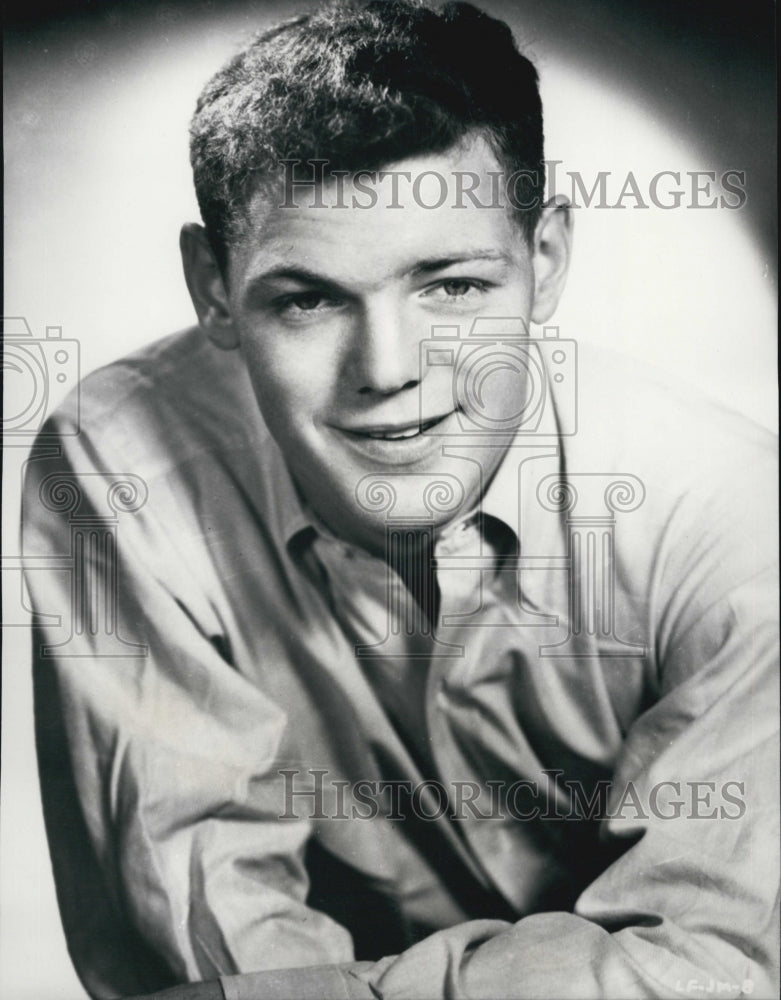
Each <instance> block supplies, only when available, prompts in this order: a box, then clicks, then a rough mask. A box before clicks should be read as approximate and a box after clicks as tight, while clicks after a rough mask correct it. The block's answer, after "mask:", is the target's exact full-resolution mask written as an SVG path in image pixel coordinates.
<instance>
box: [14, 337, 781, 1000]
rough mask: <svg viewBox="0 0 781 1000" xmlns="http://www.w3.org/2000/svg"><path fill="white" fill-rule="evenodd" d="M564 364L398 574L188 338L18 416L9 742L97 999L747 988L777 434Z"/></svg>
mask: <svg viewBox="0 0 781 1000" xmlns="http://www.w3.org/2000/svg"><path fill="white" fill-rule="evenodd" d="M577 389H578V394H577V405H578V423H577V433H576V434H572V435H569V436H568V435H567V434H559V432H558V431H559V429H560V428H562V427H563V423H562V418H561V414H562V413H563V411H564V409H565V408H566V407H567V406H569V407H570V408H571V406H572V404H573V400H572V398H568V399H564V398H563V396H562V393H564V392H565V391H566V392H570V391H572V390H571V387H568V386H558V385H557V384H556V383H555V381H554V379H553V378H552V377H551V378H550V381H549V384H548V385H547V386H546V387H545V390H546V393H547V395H546V396H545V404H544V413H543V417H542V420H541V422H540V424H539V425H538V427H537V428H536V431H535V433H534V434H529V435H527V436H523V435H519V436H518V437H517V438H515V439H514V440H513V442H512V444H511V446H510V447H509V448H508V450H507V453H506V455H505V457H504V459H503V461H502V464H501V466H500V468H499V471H498V473H497V474H496V476H495V477H494V479H493V481H492V482H491V484H490V486H489V488H488V490H487V491H486V493H485V495H484V497H483V498H482V501H481V504H480V508H479V510H478V511H476V512H470V515H469V516H468V517H466V518H460V519H458V518H457V519H456V521H455V523H454V524H453V526H452V528H451V529H450V530H449V531H446V532H443V533H441V534H440V535H437V536H435V535H434V534H433V533H432V532H430V531H429V528H428V526H427V525H426V524H425V523H421V524H420V525H418V526H417V527H416V533H415V537H414V538H406V540H405V536H404V531H403V530H401V529H400V530H399V531H398V532H397V535H396V536H394V538H395V541H394V543H393V544H394V545H396V546H397V549H398V551H399V552H403V551H404V546H405V545H412V544H413V543H414V544H415V545H416V546H417V547H418V548H417V549H416V551H418V552H419V551H421V550H420V545H421V538H423V537H424V536H425V537H427V538H428V542H426V543H424V547H425V545H428V549H426V551H427V553H428V555H427V558H426V560H424V562H427V563H428V564H429V565H428V569H429V571H430V576H429V578H427V579H425V580H423V581H422V582H421V583H420V584H419V585H418V586H417V587H414V586H407V585H405V584H404V583H403V582H402V580H401V574H400V570H401V568H402V563H401V562H399V560H398V559H396V558H395V557H394V558H389V559H388V560H387V561H384V560H381V559H378V558H376V557H373V556H371V555H369V554H368V553H365V552H363V551H361V550H359V549H355V548H351V547H348V546H345V545H344V544H343V543H342V542H341V541H340V540H339V539H338V538H335V537H333V536H331V535H330V534H329V533H328V532H326V531H324V530H323V529H322V526H320V525H319V524H318V523H317V521H316V519H315V518H313V516H312V515H311V514H310V513H309V512H308V510H307V509H306V507H305V506H304V505H302V502H301V499H300V497H299V495H298V493H297V490H296V488H295V486H294V484H293V482H292V480H291V478H290V476H289V474H288V472H287V469H286V466H285V463H284V460H283V457H282V455H281V454H280V453H279V451H278V449H277V447H276V445H275V443H274V441H273V439H272V438H271V437H270V435H269V433H268V431H267V430H266V428H265V427H264V425H263V424H262V421H261V417H260V415H259V412H258V409H257V405H256V404H255V401H254V398H253V395H252V391H251V388H250V386H249V383H248V380H247V376H246V373H245V371H244V369H243V366H242V364H241V360H240V356H239V355H238V354H237V353H230V352H219V351H216V350H214V349H213V348H212V347H211V346H210V345H208V344H207V343H206V342H205V340H204V339H203V338H202V337H201V335H200V334H199V333H198V332H197V331H190V332H188V333H185V334H182V335H177V336H175V337H172V338H168V339H167V340H164V341H161V342H159V343H158V344H156V345H154V346H153V347H151V348H148V349H146V350H145V351H143V352H141V353H140V354H138V355H136V356H134V357H132V358H129V359H126V360H124V361H122V362H119V363H117V364H115V365H112V366H110V367H109V368H107V369H104V370H102V371H100V372H98V373H96V374H94V375H92V376H91V377H90V378H89V379H87V381H86V382H85V383H84V385H83V386H82V389H81V397H80V404H81V405H80V409H79V408H78V407H77V405H76V400H75V398H72V399H71V400H70V402H69V403H66V405H65V407H64V408H62V409H61V410H60V412H59V413H58V414H57V415H56V416H55V418H54V420H53V422H52V423H50V424H49V425H48V426H47V427H46V428H45V431H44V435H43V436H42V437H41V438H40V439H39V443H38V445H37V448H36V450H35V451H34V453H33V456H32V458H31V461H30V463H29V468H28V476H27V488H26V501H25V511H24V519H25V525H24V527H25V532H24V553H25V557H26V560H27V579H28V585H29V588H30V591H31V595H32V599H33V603H34V607H35V610H36V612H37V621H38V623H39V625H38V628H37V634H36V640H35V650H34V652H35V686H36V727H37V741H38V751H39V761H40V769H41V780H42V790H43V797H44V812H45V818H46V823H47V831H48V836H49V842H50V849H51V854H52V860H53V866H54V872H55V878H56V882H57V887H58V898H59V902H60V908H61V912H62V916H63V923H64V927H65V931H66V935H67V937H68V943H69V948H70V952H71V955H72V957H73V960H74V963H75V965H76V968H77V970H78V972H79V974H80V976H81V977H82V980H83V982H84V983H85V985H86V986H87V988H88V990H89V991H90V992H91V993H92V994H93V995H94V996H97V997H110V996H116V995H122V994H128V993H133V992H139V991H144V990H146V991H149V990H152V989H158V988H162V987H164V986H166V985H170V984H172V983H174V982H183V981H188V980H198V979H208V978H214V977H215V976H220V977H222V982H223V987H224V990H225V993H226V996H227V997H228V1000H235V998H245V997H258V996H264V997H293V996H297V997H301V998H304V997H309V996H312V997H315V996H317V997H318V998H324V997H331V996H340V997H341V996H345V997H367V998H368V997H372V996H375V997H376V996H379V997H383V998H397V997H398V998H402V997H456V996H470V997H497V996H502V997H545V996H549V997H567V996H571V997H582V998H586V997H595V998H596V997H615V998H626V997H659V996H679V995H686V994H687V993H691V992H694V991H700V992H707V991H708V988H709V986H710V985H711V984H713V991H715V990H716V989H717V987H718V995H719V996H723V997H727V996H739V995H743V994H749V993H751V992H753V993H755V995H757V996H764V995H769V994H770V993H772V990H773V989H774V985H773V983H774V967H775V962H776V960H777V953H778V946H777V941H776V927H777V919H776V918H775V917H774V906H775V904H776V899H777V895H776V887H777V882H778V870H777V868H778V836H777V826H778V808H777V789H778V766H777V744H776V740H777V694H776V690H777V630H776V625H775V620H776V607H777V599H776V596H775V595H776V587H777V572H776V570H775V563H774V560H775V556H776V550H777V546H776V542H775V537H774V530H775V524H776V512H775V506H774V491H775V474H774V461H775V450H774V446H773V441H772V439H771V438H770V435H767V434H765V433H764V432H761V431H760V430H758V429H757V428H756V427H754V426H753V425H752V424H750V423H749V422H748V421H746V420H743V419H742V418H740V417H738V416H736V415H734V414H730V413H728V412H726V411H724V410H722V409H720V408H718V407H716V406H713V405H710V404H707V405H706V404H700V403H697V402H694V401H692V400H691V399H689V398H687V393H686V392H683V391H678V390H674V389H671V388H669V387H668V386H666V385H664V383H663V382H659V381H654V378H653V377H651V376H649V375H648V373H647V372H645V371H643V370H642V369H641V368H640V367H639V366H637V365H634V364H632V363H630V362H625V361H622V360H619V359H617V358H613V357H611V356H607V355H604V354H601V353H598V352H596V351H593V352H592V351H588V350H583V349H581V352H580V363H579V367H578V386H577ZM570 429H572V428H571V427H570ZM77 431H78V433H76V432H77ZM475 515H476V516H475ZM402 527H403V526H402ZM389 530H390V529H389ZM394 530H395V529H394ZM432 581H433V582H432ZM407 583H408V584H409V583H410V581H409V580H407ZM414 590H417V592H418V595H420V594H421V593H424V594H425V593H428V594H429V596H430V595H431V594H435V595H436V598H435V599H433V598H431V599H429V598H426V599H423V600H420V599H416V598H415V597H413V596H412V591H414ZM271 970H273V971H271Z"/></svg>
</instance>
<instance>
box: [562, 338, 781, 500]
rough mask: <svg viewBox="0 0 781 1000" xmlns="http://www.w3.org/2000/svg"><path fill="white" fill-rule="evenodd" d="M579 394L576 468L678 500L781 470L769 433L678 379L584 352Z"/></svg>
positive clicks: (608, 354)
mask: <svg viewBox="0 0 781 1000" xmlns="http://www.w3.org/2000/svg"><path fill="white" fill-rule="evenodd" d="M577 388H578V398H577V408H578V424H577V433H576V434H575V435H573V436H572V437H571V438H570V439H568V440H567V439H565V441H564V446H565V452H566V453H568V457H569V458H570V459H571V461H572V462H574V463H575V464H577V465H584V466H586V465H593V466H594V471H600V469H599V466H600V465H602V466H603V467H604V468H603V470H602V471H606V472H608V471H612V470H616V471H623V472H628V473H631V472H634V473H635V474H636V475H638V476H640V477H645V478H648V479H649V480H651V481H657V482H659V483H660V484H661V482H664V483H666V484H667V487H668V488H669V489H670V490H671V491H673V492H679V491H687V490H690V489H695V490H696V489H697V488H698V486H706V485H707V483H708V482H717V481H720V480H722V479H723V478H724V477H727V478H729V477H731V476H734V475H735V474H736V473H739V470H744V471H745V472H746V474H748V475H752V474H755V475H758V474H760V473H761V470H762V469H763V468H764V467H773V466H774V464H775V462H776V456H777V438H776V436H775V435H774V434H773V433H772V432H771V431H770V430H768V429H767V428H765V427H762V426H761V425H759V424H757V423H755V422H754V421H753V420H752V419H750V418H749V417H747V416H744V415H743V414H741V413H739V412H738V411H736V410H734V409H732V408H731V407H730V406H729V405H728V404H726V403H724V402H722V401H719V400H716V399H714V398H711V397H709V396H708V395H707V394H706V393H705V392H703V391H702V390H701V389H700V388H699V387H697V386H695V385H693V384H691V383H690V382H687V381H686V380H684V379H682V378H680V377H679V376H677V375H676V373H675V372H674V371H670V372H668V371H665V370H663V369H661V368H658V367H656V366H653V365H650V364H647V363H644V362H643V361H640V360H638V359H635V358H630V357H627V356H626V355H622V354H620V353H618V352H613V351H609V350H606V349H604V348H600V347H596V346H593V345H589V344H586V345H580V358H579V366H578V387H577ZM584 471H588V470H584Z"/></svg>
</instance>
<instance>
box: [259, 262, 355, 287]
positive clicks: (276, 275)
mask: <svg viewBox="0 0 781 1000" xmlns="http://www.w3.org/2000/svg"><path fill="white" fill-rule="evenodd" d="M274 279H278V280H279V279H283V280H287V281H300V282H302V283H305V284H308V285H334V284H336V282H334V281H331V280H330V279H329V278H326V277H325V276H324V275H322V274H318V273H317V272H316V271H310V270H309V268H306V267H288V266H285V265H280V266H279V267H271V268H269V269H268V270H267V271H260V272H258V273H257V274H255V275H253V276H252V278H251V279H250V285H256V284H261V283H262V282H264V281H273V280H274Z"/></svg>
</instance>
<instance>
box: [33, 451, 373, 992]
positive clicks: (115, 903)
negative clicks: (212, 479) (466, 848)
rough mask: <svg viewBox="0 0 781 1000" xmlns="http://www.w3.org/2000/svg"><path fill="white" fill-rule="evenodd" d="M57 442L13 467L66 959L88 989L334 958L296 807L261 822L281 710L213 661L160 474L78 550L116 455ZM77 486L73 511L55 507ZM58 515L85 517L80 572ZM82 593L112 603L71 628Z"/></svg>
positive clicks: (213, 624) (68, 525) (132, 988)
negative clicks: (161, 515)
mask: <svg viewBox="0 0 781 1000" xmlns="http://www.w3.org/2000/svg"><path fill="white" fill-rule="evenodd" d="M60 441H61V448H62V449H63V451H64V455H63V456H61V457H59V458H47V457H42V456H41V455H40V454H38V455H37V456H34V457H33V459H32V461H31V463H30V466H29V471H28V476H27V483H26V500H25V511H24V519H25V523H24V553H25V558H26V565H27V580H28V585H29V588H30V591H31V595H32V598H33V605H34V607H35V610H36V612H37V613H38V614H39V615H40V616H42V617H41V624H40V626H39V627H38V629H37V636H36V642H35V649H34V657H35V663H34V677H35V687H36V730H37V743H38V752H39V764H40V768H41V779H42V792H43V800H44V813H45V818H46V821H47V831H48V836H49V840H50V849H51V854H52V861H53V867H54V873H55V880H56V884H57V890H58V897H59V900H60V908H61V912H62V916H63V923H64V925H65V930H66V935H67V937H68V943H69V949H70V952H71V956H72V958H73V961H74V964H75V966H76V968H77V971H78V972H79V975H80V976H81V978H82V980H83V982H84V983H85V985H86V987H87V989H88V990H89V992H90V993H91V994H92V995H93V996H98V997H103V996H116V995H117V994H118V993H119V994H125V995H127V994H131V993H137V992H139V991H145V990H146V991H148V990H150V989H160V988H162V987H165V986H169V985H172V984H174V983H176V982H185V981H193V980H201V979H208V978H210V977H214V976H216V975H217V974H223V973H227V972H232V971H233V972H237V971H239V970H245V969H258V968H270V967H274V966H296V965H299V966H300V965H316V964H322V963H328V962H332V963H339V962H345V961H349V960H351V959H352V957H353V950H352V942H351V938H350V935H349V934H348V932H347V931H346V930H344V929H343V928H342V927H340V926H339V925H338V924H336V923H335V922H334V921H332V920H331V919H330V918H328V917H327V916H325V915H324V914H322V913H319V912H317V911H314V910H311V909H310V908H308V907H307V906H306V902H305V901H306V896H307V892H308V885H309V883H308V878H307V873H306V868H305V865H304V859H303V851H304V847H305V844H306V842H307V840H308V838H309V834H310V829H309V824H308V823H307V822H299V821H293V820H290V821H286V822H284V823H280V822H279V821H278V819H277V816H278V812H279V803H280V802H282V801H283V799H284V796H283V793H282V791H281V790H280V788H279V787H278V784H279V782H280V781H281V778H280V776H279V774H278V768H279V767H280V764H281V761H284V759H285V756H284V755H285V753H286V752H287V751H286V745H285V744H284V742H283V741H284V738H285V731H286V728H287V727H286V718H285V714H284V712H283V711H282V710H281V709H280V708H279V707H278V706H277V705H276V704H275V703H274V702H273V701H272V700H271V699H269V698H268V697H267V696H265V695H264V694H263V693H262V692H261V691H260V690H259V689H258V688H257V686H255V685H254V684H252V683H251V682H250V681H248V680H247V679H246V678H244V677H243V676H242V675H241V674H240V673H239V672H238V671H237V670H235V669H234V668H233V667H232V666H231V664H230V663H229V662H228V661H227V660H226V658H225V655H224V653H225V651H224V650H223V649H222V648H221V646H220V643H219V642H218V641H215V639H216V638H219V635H220V632H221V628H220V622H219V620H218V619H217V616H216V614H215V612H214V610H213V608H212V607H211V606H210V602H209V600H208V598H207V597H206V596H205V595H204V594H203V592H202V586H201V584H202V581H201V579H200V576H201V574H200V568H199V567H195V566H193V565H190V564H188V561H187V560H188V557H189V555H190V547H189V546H188V545H186V544H185V545H184V547H183V550H182V551H180V550H178V548H177V544H176V539H175V538H173V537H172V533H171V530H170V528H169V529H166V528H165V527H164V525H163V524H162V523H160V521H159V519H158V516H157V514H156V513H155V511H158V512H159V510H160V509H161V508H160V504H161V503H165V502H170V504H171V505H172V507H174V508H175V507H176V504H177V496H176V493H175V491H173V492H172V495H171V497H170V498H168V500H166V499H165V489H166V480H165V478H162V479H161V480H160V481H158V482H153V481H152V479H151V478H150V479H149V481H148V483H147V486H148V488H149V494H150V495H149V502H148V504H147V505H145V506H144V507H143V508H141V509H140V510H139V511H138V512H136V513H122V514H119V515H117V516H116V522H115V523H116V538H117V540H118V545H117V549H116V552H115V553H113V554H112V553H110V552H109V551H108V549H107V548H106V546H105V544H104V542H100V543H99V544H98V545H97V546H96V547H95V548H94V549H91V548H90V545H91V543H90V541H89V530H90V525H92V526H93V527H95V526H96V531H97V535H96V537H98V538H104V534H103V528H104V527H105V524H106V515H107V514H111V513H112V512H111V510H110V509H108V510H107V508H106V494H107V489H108V488H109V487H110V486H111V485H112V483H113V482H115V481H116V480H117V479H121V478H122V477H121V475H118V474H121V473H122V472H123V469H122V467H121V466H119V467H118V468H117V467H116V466H110V465H107V462H106V461H105V460H103V459H102V458H101V456H100V454H99V451H100V449H99V447H96V446H95V445H93V443H92V442H90V440H89V438H88V437H87V436H85V435H84V434H83V433H82V434H81V435H79V436H78V437H76V436H73V437H71V438H70V439H68V438H66V437H63V438H61V439H60ZM107 468H108V469H109V470H110V473H109V472H106V471H105V470H106V469H107ZM74 477H75V478H74ZM58 484H59V485H58ZM76 494H78V508H77V509H76V510H75V511H74V510H71V511H70V513H67V512H65V511H63V512H58V511H57V507H58V502H59V501H61V505H62V506H67V505H68V503H69V502H70V499H71V498H72V497H73V496H75V495H76ZM42 496H46V498H47V503H48V505H47V504H46V503H44V502H43V500H42ZM58 498H59V501H58ZM169 513H170V512H169ZM74 514H76V515H77V517H75V518H74ZM101 519H102V520H101ZM165 521H166V523H167V524H169V525H170V524H174V525H176V524H177V519H176V511H175V510H174V511H173V513H171V516H170V517H168V516H166V518H165ZM77 522H78V523H77ZM74 525H76V527H77V528H78V530H79V531H81V528H79V525H86V526H87V529H86V531H85V532H82V534H81V536H80V537H81V541H80V542H78V544H79V545H81V544H82V542H83V544H84V548H83V550H82V553H81V554H82V555H83V556H84V559H83V561H82V562H81V563H80V566H81V569H80V571H79V572H80V573H81V576H78V574H77V575H76V576H74V574H73V573H72V572H71V569H72V560H73V556H74V553H73V551H72V547H73V545H74V540H73V537H72V532H73V531H74ZM108 534H110V532H108ZM74 537H75V536H74ZM58 563H59V564H61V565H62V568H56V567H57V564H58ZM74 583H75V584H76V587H75V589H72V584H74ZM79 595H81V596H79ZM84 595H92V596H93V597H94V596H95V595H103V596H102V597H99V598H98V600H99V602H102V601H103V600H104V598H105V597H106V595H113V597H111V598H110V599H109V600H108V604H110V603H111V601H113V600H114V599H116V618H115V620H114V621H113V622H112V623H110V625H107V622H106V620H105V619H104V618H103V617H102V616H103V614H104V612H105V611H106V608H107V606H108V605H107V603H100V606H99V615H98V618H97V619H96V620H95V622H94V623H95V624H97V628H96V629H92V628H91V627H90V626H89V625H87V627H82V624H83V623H82V624H80V623H79V621H77V618H78V614H79V613H80V612H79V611H77V609H76V607H75V606H74V605H75V604H76V603H78V602H79V601H80V600H81V599H82V597H83V596H84ZM88 599H92V598H91V597H90V598H88ZM63 644H66V645H63ZM132 644H135V645H132ZM291 763H292V764H293V765H295V764H296V763H298V761H292V762H291Z"/></svg>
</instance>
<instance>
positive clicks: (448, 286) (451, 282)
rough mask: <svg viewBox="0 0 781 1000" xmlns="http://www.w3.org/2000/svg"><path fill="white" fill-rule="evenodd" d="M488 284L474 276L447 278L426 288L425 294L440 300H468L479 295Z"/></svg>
mask: <svg viewBox="0 0 781 1000" xmlns="http://www.w3.org/2000/svg"><path fill="white" fill-rule="evenodd" d="M487 288H488V284H487V283H486V282H484V281H477V280H475V279H474V278H447V279H446V280H445V281H440V282H438V283H437V284H436V285H434V286H432V287H431V288H429V289H427V291H426V293H425V294H426V296H428V297H429V298H434V299H437V300H439V301H440V302H452V303H456V302H469V301H472V300H473V299H477V298H479V297H480V295H481V293H483V292H485V291H486V290H487Z"/></svg>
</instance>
